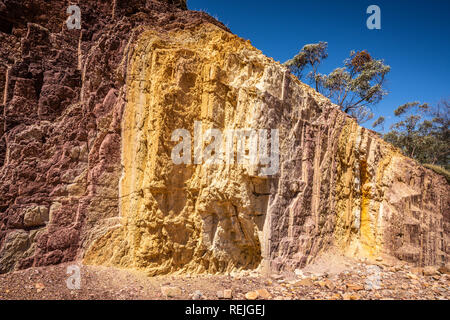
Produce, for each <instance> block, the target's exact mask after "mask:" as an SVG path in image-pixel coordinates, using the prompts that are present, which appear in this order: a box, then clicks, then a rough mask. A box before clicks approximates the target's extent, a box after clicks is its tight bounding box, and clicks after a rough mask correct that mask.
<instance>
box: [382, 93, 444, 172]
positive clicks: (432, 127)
mask: <svg viewBox="0 0 450 320" xmlns="http://www.w3.org/2000/svg"><path fill="white" fill-rule="evenodd" d="M449 114H450V103H449V102H448V101H442V102H441V103H440V104H438V106H437V107H435V108H432V107H431V106H429V105H428V104H426V103H425V104H420V103H418V102H409V103H406V104H404V105H401V106H399V107H398V108H397V109H396V110H395V111H394V115H395V116H396V117H398V118H399V121H397V122H396V123H394V124H393V125H392V126H391V128H390V129H391V130H390V131H389V132H388V133H386V134H385V135H384V137H383V138H384V139H385V140H386V141H388V142H390V143H392V144H393V145H394V146H396V147H398V148H399V149H400V150H402V152H403V153H404V154H405V155H407V156H408V157H411V158H414V159H416V160H417V161H419V162H421V163H428V164H430V165H439V166H442V167H443V168H444V169H446V170H449V168H450V148H449V143H450V129H449V126H450V118H449ZM374 124H375V123H374Z"/></svg>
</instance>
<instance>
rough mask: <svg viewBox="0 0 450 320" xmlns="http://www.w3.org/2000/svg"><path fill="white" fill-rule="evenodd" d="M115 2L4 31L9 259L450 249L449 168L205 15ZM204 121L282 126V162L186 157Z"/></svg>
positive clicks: (284, 265)
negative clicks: (415, 152)
mask: <svg viewBox="0 0 450 320" xmlns="http://www.w3.org/2000/svg"><path fill="white" fill-rule="evenodd" d="M4 2H5V3H6V5H7V6H6V7H7V8H14V5H16V4H14V3H13V4H12V2H13V1H11V2H8V1H4ZM8 3H9V7H8ZM114 4H115V5H114V7H113V8H108V7H107V5H106V4H105V5H104V6H103V7H100V8H98V9H94V7H93V6H91V4H90V2H89V1H88V2H87V3H85V4H84V6H83V5H80V6H81V9H82V12H89V14H88V15H87V16H88V17H89V19H90V20H89V21H91V22H92V25H89V24H85V23H84V22H83V29H82V30H81V31H78V30H67V29H65V28H64V24H63V27H62V31H61V30H59V31H58V28H57V22H55V25H53V24H51V23H50V22H48V23H49V25H45V24H44V25H42V24H38V23H28V24H27V25H26V26H25V25H23V24H21V22H20V19H19V18H16V20H14V19H10V20H11V21H13V22H11V23H12V27H11V28H12V31H11V32H12V34H8V33H5V32H3V33H0V34H1V35H2V37H4V38H5V39H6V38H8V37H10V38H11V39H21V41H19V42H17V41H16V42H14V41H10V43H11V46H15V43H19V45H17V47H18V49H17V50H16V51H14V50H12V51H11V52H13V53H14V55H15V56H13V62H11V61H8V60H7V59H6V58H2V59H3V60H2V63H3V66H4V67H3V68H4V70H6V74H5V76H4V77H3V78H0V80H2V79H4V85H3V86H0V88H4V92H5V93H4V97H5V98H4V102H3V105H2V108H3V110H4V112H3V116H2V118H0V120H1V121H2V122H3V129H2V130H3V131H2V132H1V133H2V134H3V136H2V140H0V141H1V143H0V160H1V159H3V160H2V161H3V163H2V167H1V169H0V187H1V188H2V192H1V197H0V212H1V213H0V219H1V222H0V272H7V271H10V270H14V269H20V268H26V267H29V266H39V265H47V264H57V263H60V262H64V261H71V260H74V259H83V260H84V262H85V263H88V264H106V265H114V266H119V267H124V268H134V269H139V270H143V271H145V272H147V273H148V274H149V275H156V274H164V273H173V272H210V273H215V272H227V271H233V270H241V269H254V268H258V267H260V268H261V270H272V271H279V270H294V269H295V268H297V267H301V266H304V265H305V264H307V263H309V262H311V261H312V260H313V259H314V258H315V257H317V256H318V255H319V254H320V253H322V252H325V251H327V250H329V249H333V248H338V249H339V250H340V251H342V252H343V253H345V254H347V255H350V256H357V257H367V258H369V259H376V258H378V257H384V256H390V257H396V258H399V259H403V260H406V261H409V262H412V263H415V264H417V265H432V264H445V263H446V262H448V253H449V248H448V246H449V245H448V243H449V242H448V235H449V226H450V224H449V222H450V221H449V220H450V217H449V214H450V210H449V185H448V184H447V182H446V181H445V179H444V178H443V177H441V176H439V175H437V174H435V173H433V172H432V171H430V170H428V169H425V168H423V167H422V166H420V165H418V164H417V163H416V162H415V161H413V160H411V159H408V158H406V157H404V156H402V155H401V154H400V152H399V151H398V150H396V149H395V148H393V147H392V146H391V145H389V144H387V143H385V142H384V141H383V140H382V139H380V137H378V136H377V134H376V133H374V132H372V131H370V130H367V129H364V128H362V127H360V126H358V125H357V123H356V122H355V120H354V119H352V118H350V117H349V116H347V115H346V114H344V113H343V112H341V111H340V110H339V108H338V107H337V106H335V105H333V104H332V103H331V102H330V101H329V100H327V99H326V98H324V97H323V96H321V95H320V94H318V93H317V92H315V91H314V90H313V89H311V88H310V87H309V86H307V85H305V84H303V83H301V82H300V81H298V80H297V79H296V78H295V77H294V76H293V75H291V74H290V73H289V72H288V70H286V69H285V68H284V67H283V66H281V65H280V64H279V63H277V62H275V61H273V60H272V59H270V58H267V57H265V56H264V55H263V54H262V53H261V52H260V51H259V50H257V49H255V48H254V47H252V45H251V44H250V42H249V41H245V40H243V39H241V38H239V37H237V36H235V35H233V34H231V33H230V32H229V31H228V30H227V29H226V28H225V27H224V26H223V25H221V24H220V23H219V22H217V21H215V20H214V19H212V18H210V17H209V16H207V15H206V14H203V13H196V12H190V11H184V10H182V9H183V8H182V7H183V3H181V4H179V3H177V4H178V8H177V7H176V6H173V5H172V4H166V3H161V2H154V1H135V2H131V3H130V4H129V5H128V6H125V2H124V3H122V2H121V1H115V2H114ZM180 6H181V7H180ZM133 8H134V9H133ZM0 9H1V7H0ZM55 10H56V9H55ZM58 10H59V8H58ZM58 12H59V11H58ZM55 16H56V17H57V15H55ZM85 16H86V15H85ZM35 19H38V18H35ZM55 19H56V18H55ZM52 21H53V20H52ZM56 21H59V22H60V23H61V21H63V20H57V19H56ZM83 21H84V20H83ZM24 28H25V29H26V32H25V31H24V30H25V29H24ZM2 30H6V31H7V30H9V27H8V28H6V27H5V28H3V27H2ZM0 57H3V56H0ZM0 67H1V66H0ZM0 70H1V69H0ZM0 82H1V81H0ZM200 122H201V129H200V132H197V133H200V134H201V135H202V136H203V137H205V135H207V132H208V130H209V129H219V130H220V132H227V131H229V130H241V129H253V130H261V129H267V130H269V131H270V130H271V129H276V130H278V139H279V166H278V170H277V171H276V172H275V173H274V174H270V175H267V174H264V172H265V171H264V169H265V167H267V166H264V165H255V164H253V163H249V162H244V163H238V161H235V163H234V164H231V163H226V162H218V163H207V162H204V161H200V162H199V163H195V161H190V162H189V163H185V164H175V163H174V161H173V155H172V154H173V150H174V147H175V146H176V145H177V144H178V143H179V141H178V140H176V141H173V140H174V139H172V135H173V133H174V131H175V130H176V129H185V130H187V132H189V133H190V136H191V137H195V136H196V133H195V132H194V131H195V128H196V127H195V123H200ZM193 140H194V139H193ZM211 141H212V140H211V139H209V141H208V139H205V140H204V141H203V142H202V143H201V144H200V145H197V147H200V149H202V148H201V147H203V149H204V148H207V146H208V145H209V144H210V143H211ZM232 141H233V142H232V143H231V147H232V148H233V150H235V149H236V147H237V144H238V142H237V140H232ZM245 141H247V140H245ZM271 141H273V140H271ZM192 142H193V141H192ZM247 143H248V141H247ZM194 144H195V143H194ZM271 144H272V142H271ZM222 146H223V147H224V148H225V147H226V141H225V140H224V142H223V143H222ZM189 148H191V147H189ZM244 149H245V151H246V152H245V154H244V158H248V157H249V154H250V153H251V152H250V147H249V145H248V144H247V147H245V148H244ZM269 149H270V148H269ZM197 151H198V150H197ZM190 152H191V154H192V155H194V154H196V149H195V148H194V145H192V149H190ZM2 155H3V156H2ZM236 160H237V159H236Z"/></svg>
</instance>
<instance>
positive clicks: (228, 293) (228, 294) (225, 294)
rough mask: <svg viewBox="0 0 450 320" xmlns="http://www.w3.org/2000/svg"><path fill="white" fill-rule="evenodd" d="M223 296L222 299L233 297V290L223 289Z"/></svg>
mask: <svg viewBox="0 0 450 320" xmlns="http://www.w3.org/2000/svg"><path fill="white" fill-rule="evenodd" d="M223 298H224V299H232V298H233V292H232V291H231V289H225V290H223Z"/></svg>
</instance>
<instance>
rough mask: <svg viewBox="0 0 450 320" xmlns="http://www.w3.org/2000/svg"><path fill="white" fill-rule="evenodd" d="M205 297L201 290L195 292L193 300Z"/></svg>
mask: <svg viewBox="0 0 450 320" xmlns="http://www.w3.org/2000/svg"><path fill="white" fill-rule="evenodd" d="M201 299H203V293H202V292H201V291H200V290H197V291H195V292H194V294H193V296H192V300H201Z"/></svg>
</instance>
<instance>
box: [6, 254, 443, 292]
mask: <svg viewBox="0 0 450 320" xmlns="http://www.w3.org/2000/svg"><path fill="white" fill-rule="evenodd" d="M70 265H74V263H71V264H62V265H57V266H48V267H40V268H30V269H27V270H21V271H16V272H13V273H9V274H3V275H0V300H8V299H69V300H71V299H82V300H83V299H89V300H95V299H101V300H103V299H114V300H116V299H135V300H137V299H189V300H190V299H219V298H222V296H223V291H224V290H226V289H231V293H232V299H277V300H280V299H283V300H284V299H286V300H292V299H305V300H310V299H334V300H341V299H343V300H360V299H427V300H428V299H433V300H435V299H441V300H448V299H449V298H450V292H449V283H450V275H449V274H448V269H445V268H441V269H439V270H438V269H437V268H434V269H433V268H425V269H422V268H414V267H411V266H408V265H405V264H395V265H392V264H389V263H386V262H382V261H380V262H376V263H372V264H370V263H368V262H365V261H361V260H358V261H350V260H348V259H346V258H338V257H335V258H333V259H331V260H330V259H329V258H328V259H322V260H320V259H319V260H318V261H317V262H316V263H315V264H313V265H310V266H308V267H307V268H305V269H303V270H297V272H296V274H281V275H277V274H272V275H268V276H261V275H259V274H257V273H256V272H254V271H253V272H241V273H239V274H230V275H166V276H158V277H147V276H146V275H145V274H144V273H141V272H137V271H130V270H120V269H115V268H109V267H99V266H86V265H82V264H81V263H79V264H77V265H78V266H79V267H80V271H81V287H80V289H76V290H70V289H68V288H67V284H66V280H67V279H68V277H69V276H70V274H67V267H68V266H70Z"/></svg>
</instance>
